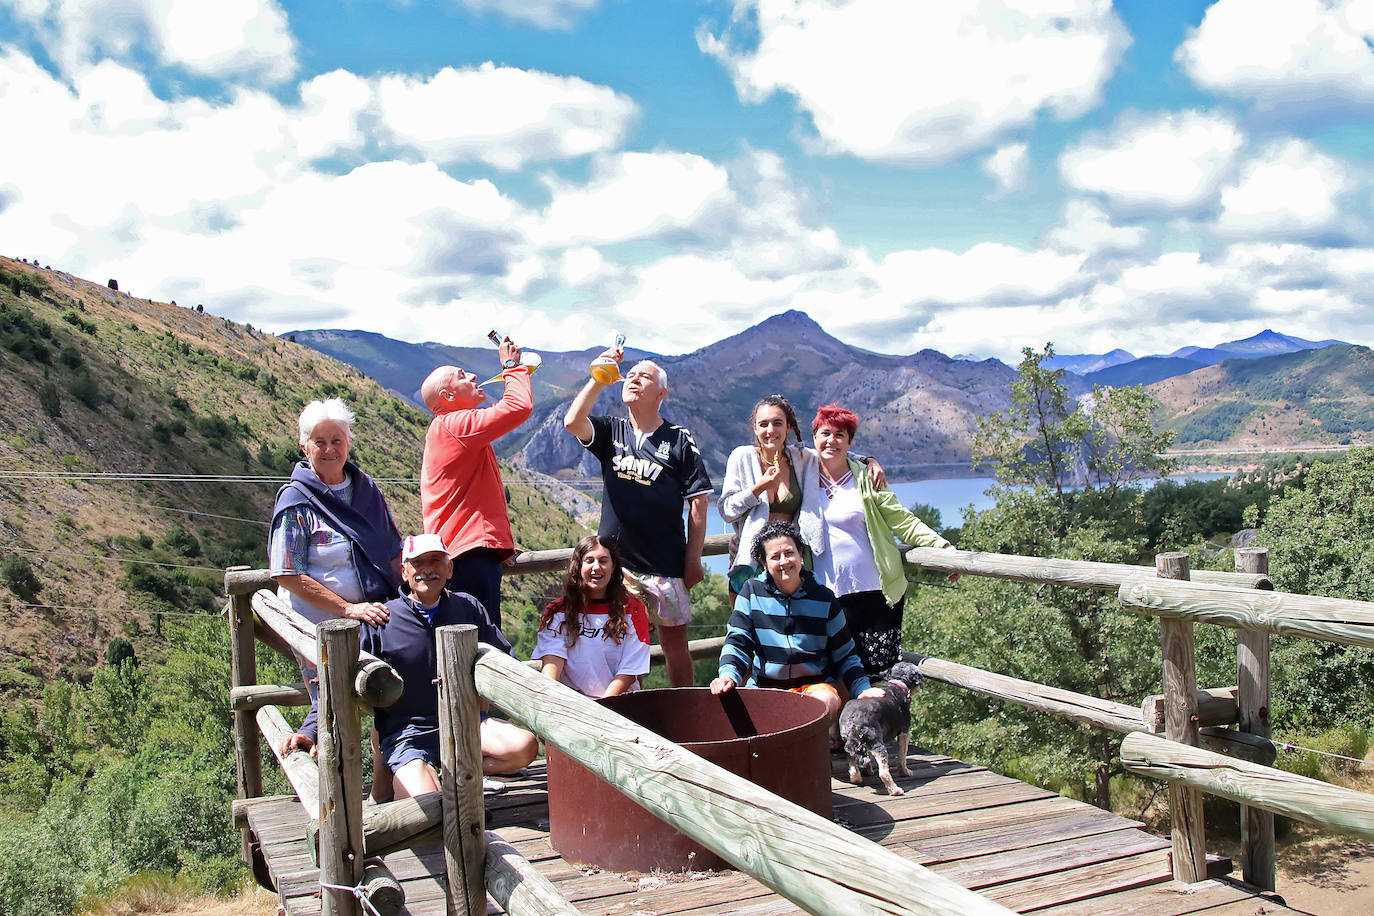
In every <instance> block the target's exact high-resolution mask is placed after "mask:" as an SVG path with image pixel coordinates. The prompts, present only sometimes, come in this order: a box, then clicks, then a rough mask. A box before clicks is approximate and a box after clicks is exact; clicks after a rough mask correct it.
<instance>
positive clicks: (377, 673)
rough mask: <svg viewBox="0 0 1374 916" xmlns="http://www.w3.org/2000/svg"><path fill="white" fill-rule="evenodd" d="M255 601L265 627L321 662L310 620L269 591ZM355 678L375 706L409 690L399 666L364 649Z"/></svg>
mask: <svg viewBox="0 0 1374 916" xmlns="http://www.w3.org/2000/svg"><path fill="white" fill-rule="evenodd" d="M252 603H253V610H254V612H256V613H257V615H258V619H259V620H261V621H262V623H263V625H264V626H266V627H267V628H268V629H270V630H271V631H272V632H274V633H276V634H277V635H278V636H279V637H281V638H282V639H283V640H284V641H285V642H286V643H287V645H289V646H290V647H291V648H292V649H293V650H295V651H296V652H298V653H300V654H301V655H302V656H304V657H306V658H308V659H310V660H311V661H313V662H315V663H316V664H319V660H320V647H319V643H318V641H317V640H316V637H315V629H314V626H313V625H312V624H311V623H310V621H308V620H306V619H305V618H304V617H302V616H300V615H299V614H297V613H295V612H294V611H292V610H291V609H290V608H288V607H287V606H286V605H284V604H282V602H281V600H280V599H279V598H278V597H277V596H276V595H275V594H273V593H272V592H269V591H257V592H254V593H253V597H252ZM332 619H342V618H332ZM353 681H354V683H353V691H354V695H355V696H357V698H358V699H359V700H361V701H362V702H363V703H365V704H367V705H368V706H371V707H373V708H374V709H375V708H376V707H378V706H390V705H391V704H392V703H395V702H396V701H397V700H399V699H400V698H401V692H402V691H403V690H405V683H404V682H403V681H402V680H401V676H400V675H399V674H397V673H396V669H394V668H392V667H391V666H390V665H388V664H387V663H386V662H384V661H382V660H381V659H379V658H377V656H375V655H372V654H371V653H369V652H364V651H362V650H361V649H360V650H359V651H358V664H357V667H356V669H355V671H354V673H353Z"/></svg>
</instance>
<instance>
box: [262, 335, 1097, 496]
mask: <svg viewBox="0 0 1374 916" xmlns="http://www.w3.org/2000/svg"><path fill="white" fill-rule="evenodd" d="M288 336H289V337H293V338H294V339H295V340H296V341H298V342H300V343H304V344H306V345H307V346H311V347H315V348H317V349H319V350H320V351H321V352H324V353H328V354H329V355H330V356H333V357H335V358H336V359H340V360H343V361H345V362H350V363H352V364H353V365H355V366H357V367H358V368H359V369H361V370H362V371H363V372H365V373H366V374H368V375H371V376H374V377H375V378H377V379H378V381H380V382H382V383H383V384H385V385H387V387H389V388H392V389H393V390H395V391H397V392H399V393H401V394H404V395H406V396H408V397H411V398H414V397H415V392H416V390H417V389H418V387H419V383H420V381H421V380H423V378H424V376H425V375H427V374H428V373H429V372H430V370H432V369H433V368H434V367H435V366H438V365H443V364H444V362H448V361H453V362H456V364H458V365H462V366H464V367H465V368H469V369H471V370H472V371H475V372H477V373H478V374H479V375H480V374H482V373H483V372H487V371H493V372H494V371H496V370H497V369H498V368H499V367H498V366H497V365H496V355H495V352H494V350H492V349H491V348H485V349H483V348H476V349H473V348H456V347H443V346H441V345H438V344H402V343H399V342H398V341H393V340H390V339H389V338H385V337H382V336H381V335H377V334H370V333H367V332H358V331H335V330H325V331H319V330H315V331H295V332H293V333H292V334H290V335H288ZM406 348H408V349H406ZM599 352H600V351H599V350H595V349H593V350H584V351H575V352H571V353H567V352H564V353H551V352H545V353H542V354H541V355H542V356H543V358H544V364H543V366H542V367H540V369H539V371H538V372H536V373H535V418H534V421H533V422H532V423H531V424H530V425H528V426H527V427H526V428H525V429H524V430H522V433H521V434H520V435H517V436H515V437H510V438H509V440H508V441H505V442H503V443H501V449H502V452H503V454H505V455H508V456H510V457H512V458H513V459H514V461H515V463H517V464H520V465H523V466H525V467H528V468H530V469H532V470H536V471H539V472H542V473H545V474H552V475H556V476H557V475H562V476H588V475H591V474H592V473H593V472H594V471H595V466H594V464H593V462H592V460H591V458H590V456H588V455H587V454H586V452H585V450H584V449H582V447H581V446H580V445H578V444H577V442H576V440H575V439H573V437H572V436H570V435H568V433H567V432H566V431H564V429H563V414H564V412H565V411H566V409H567V405H568V403H569V402H570V401H571V399H572V397H573V396H574V395H575V394H576V393H577V391H578V389H580V388H581V386H582V384H583V383H584V382H585V381H586V380H587V366H588V364H589V363H590V362H591V360H592V359H593V358H594V357H595V356H596V355H597V354H598V353H599ZM374 354H376V355H375V356H374ZM645 356H652V358H653V359H655V360H656V361H658V363H659V364H660V365H661V366H663V368H664V369H665V370H666V371H667V373H668V386H669V394H668V400H667V401H666V402H665V404H664V407H663V415H664V417H665V418H666V419H668V420H670V421H672V422H675V423H680V424H682V425H684V426H686V427H688V428H689V429H690V430H692V433H693V436H694V438H695V439H696V442H697V446H698V447H699V448H700V449H701V451H702V454H703V455H704V456H705V458H706V462H707V467H708V468H711V469H713V470H714V472H715V474H716V475H717V476H716V481H717V482H719V476H718V475H719V474H720V472H721V470H723V469H724V467H725V461H726V458H727V456H728V455H729V453H730V450H731V449H733V448H734V447H735V446H737V445H740V444H742V443H744V442H746V441H747V440H748V437H749V417H748V414H749V411H750V409H751V408H752V407H753V405H754V403H755V402H756V401H757V400H758V399H759V398H761V397H763V396H764V395H766V394H773V393H782V394H785V395H786V396H787V397H788V398H789V399H790V400H791V401H792V402H793V404H794V405H795V406H796V409H797V416H798V419H799V421H800V422H801V424H802V426H803V428H804V430H805V431H806V432H807V433H808V435H809V433H810V430H809V428H808V424H809V422H810V418H811V417H812V416H813V415H814V413H815V411H816V408H817V407H820V406H821V405H822V404H829V403H832V402H840V403H843V404H845V405H846V406H848V407H850V408H851V409H852V410H854V411H855V412H856V413H858V414H859V416H860V418H861V423H860V428H859V434H858V437H857V439H856V446H855V447H856V449H858V450H860V451H865V452H868V453H871V454H874V455H876V456H878V457H879V458H880V459H881V460H883V461H884V463H885V464H887V465H888V466H890V467H892V468H893V469H894V470H895V471H896V472H898V473H904V474H913V475H914V474H935V475H937V476H938V475H940V474H941V473H966V472H967V470H968V463H969V456H970V452H969V443H970V442H971V440H972V437H973V434H974V432H975V431H976V429H977V417H978V416H979V415H980V414H983V413H987V412H988V411H994V410H1001V409H1003V408H1005V407H1006V406H1007V404H1008V403H1010V400H1009V388H1008V386H1009V385H1010V383H1011V381H1012V379H1013V378H1015V375H1016V373H1015V371H1013V370H1012V369H1011V368H1010V367H1008V366H1007V365H1005V364H1004V363H1002V362H999V361H998V360H995V359H986V360H981V361H970V360H956V359H951V358H950V357H948V356H945V355H944V354H942V353H939V352H936V351H935V350H921V351H920V352H918V353H914V354H911V355H909V356H892V355H887V354H882V353H874V352H872V351H870V350H864V349H862V348H859V347H855V346H851V345H849V344H846V343H844V342H843V341H841V340H838V339H837V338H835V337H832V336H831V335H829V334H827V333H826V332H825V331H824V330H823V329H822V328H821V326H820V325H818V324H817V323H816V322H815V321H813V320H812V319H811V318H810V317H808V316H807V315H806V314H805V313H803V312H799V311H788V312H784V313H782V314H779V315H774V316H773V317H771V318H768V319H766V320H765V321H763V322H761V323H759V324H757V325H755V326H753V327H751V328H748V329H747V330H745V331H742V332H740V333H739V334H735V335H734V336H731V337H727V338H725V339H724V340H720V341H717V342H715V343H713V344H711V345H709V346H707V347H703V348H701V349H700V350H696V351H695V352H692V353H689V354H685V355H681V356H671V355H663V354H647V353H644V352H643V351H627V355H626V359H627V360H634V359H639V358H642V357H645ZM626 365H627V366H628V362H627V363H626ZM1072 382H1073V387H1074V390H1075V393H1081V392H1083V391H1086V390H1088V388H1089V387H1090V386H1089V385H1087V384H1085V383H1083V382H1081V381H1080V380H1078V379H1077V377H1073V378H1072ZM618 404H619V389H618V388H615V387H614V386H612V387H611V388H608V389H606V390H605V391H603V392H602V395H601V399H600V400H599V401H598V403H597V407H596V412H598V413H608V412H612V411H614V410H616V409H617V407H618ZM620 409H623V408H620Z"/></svg>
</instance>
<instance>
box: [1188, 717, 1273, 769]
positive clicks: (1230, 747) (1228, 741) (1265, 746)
mask: <svg viewBox="0 0 1374 916" xmlns="http://www.w3.org/2000/svg"><path fill="white" fill-rule="evenodd" d="M1197 746H1198V747H1200V748H1203V749H1205V750H1209V751H1211V752H1212V753H1214V754H1221V755H1222V756H1224V757H1235V758H1237V759H1239V760H1245V761H1248V762H1250V763H1258V764H1259V765H1260V766H1266V767H1267V766H1273V765H1274V761H1275V760H1277V759H1278V756H1279V749H1278V747H1276V746H1275V745H1274V742H1272V741H1270V740H1269V739H1268V738H1261V737H1260V736H1259V735H1250V734H1246V733H1245V732H1242V731H1236V730H1235V729H1231V728H1227V727H1226V726H1224V725H1204V726H1203V727H1202V728H1199V729H1198V730H1197Z"/></svg>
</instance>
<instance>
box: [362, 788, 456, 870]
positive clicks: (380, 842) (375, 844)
mask: <svg viewBox="0 0 1374 916" xmlns="http://www.w3.org/2000/svg"><path fill="white" fill-rule="evenodd" d="M443 818H444V793H442V792H426V793H425V794H423V795H416V796H415V797H413V798H402V799H398V800H397V801H390V802H385V803H383V804H380V805H373V806H372V807H370V808H367V809H366V810H365V811H364V812H363V849H364V850H365V851H366V853H367V854H368V855H369V856H384V855H386V854H387V853H389V852H394V851H395V850H397V849H406V848H409V847H412V846H423V845H425V844H426V843H428V842H433V841H434V840H437V839H439V837H438V835H437V831H438V830H439V828H440V827H441V826H442V824H443Z"/></svg>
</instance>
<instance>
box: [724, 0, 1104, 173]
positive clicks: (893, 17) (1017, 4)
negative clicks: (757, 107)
mask: <svg viewBox="0 0 1374 916" xmlns="http://www.w3.org/2000/svg"><path fill="white" fill-rule="evenodd" d="M734 19H735V23H736V24H737V25H739V26H740V28H739V31H741V32H744V33H747V34H748V35H750V36H751V37H752V36H756V38H757V44H756V46H755V47H753V48H752V49H749V50H745V49H744V48H743V47H742V46H741V44H742V42H741V41H737V40H736V38H735V37H734V36H732V35H731V34H730V33H729V32H728V31H727V32H722V33H720V34H716V33H714V32H711V31H709V30H707V29H704V28H703V29H702V30H700V31H699V33H698V36H697V43H698V45H699V46H700V47H701V49H702V50H703V51H704V52H705V53H707V54H710V55H711V56H713V57H715V58H717V59H718V60H719V61H721V63H722V64H723V65H724V66H725V67H726V68H727V69H728V70H729V71H730V74H731V76H732V77H733V78H734V82H735V87H736V90H737V91H738V93H739V95H740V97H741V98H742V99H744V100H745V101H750V102H757V101H761V100H763V99H765V98H767V97H768V96H769V95H771V94H772V93H774V92H785V93H788V94H790V95H792V96H793V97H795V99H796V101H797V104H798V106H799V107H800V108H801V109H802V110H803V111H805V112H806V113H807V114H808V115H809V116H810V119H811V121H812V123H813V124H814V126H815V129H816V132H817V133H818V135H819V143H820V146H821V147H822V148H823V149H825V150H826V151H828V152H837V153H838V152H847V153H852V154H854V155H856V156H860V157H862V158H866V159H874V160H880V161H885V162H894V163H900V164H906V165H931V164H937V163H941V162H946V161H949V160H950V159H953V158H955V157H957V156H959V155H961V154H964V153H967V152H970V151H972V150H975V149H977V148H979V147H983V146H987V145H990V144H992V143H996V142H997V141H998V139H999V138H1001V137H1002V136H1003V135H1005V134H1006V133H1008V132H1010V131H1012V130H1016V129H1019V128H1023V127H1025V126H1027V125H1029V124H1031V123H1032V122H1034V121H1035V120H1036V118H1038V117H1040V116H1041V115H1042V114H1048V115H1050V116H1052V117H1055V118H1061V119H1066V118H1073V117H1077V116H1079V115H1081V114H1083V113H1084V112H1086V111H1088V110H1089V109H1091V108H1092V107H1094V106H1095V105H1097V104H1098V103H1099V101H1100V100H1101V92H1102V87H1103V85H1104V83H1105V82H1106V80H1107V78H1108V77H1109V76H1110V75H1111V74H1112V71H1113V70H1114V69H1115V67H1116V64H1117V62H1118V60H1119V59H1120V57H1121V54H1122V53H1123V52H1124V50H1125V49H1126V47H1127V46H1128V45H1129V44H1130V36H1129V34H1128V33H1127V31H1126V29H1125V27H1124V26H1123V25H1122V23H1121V20H1120V19H1119V18H1118V17H1117V15H1116V13H1115V12H1114V11H1113V10H1112V7H1111V3H1110V2H1108V0H1049V2H1029V0H1004V2H992V0H986V2H980V3H975V4H964V3H913V2H911V0H851V2H848V3H835V2H833V0H735V10H734ZM746 24H747V25H746ZM751 43H752V42H751Z"/></svg>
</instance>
